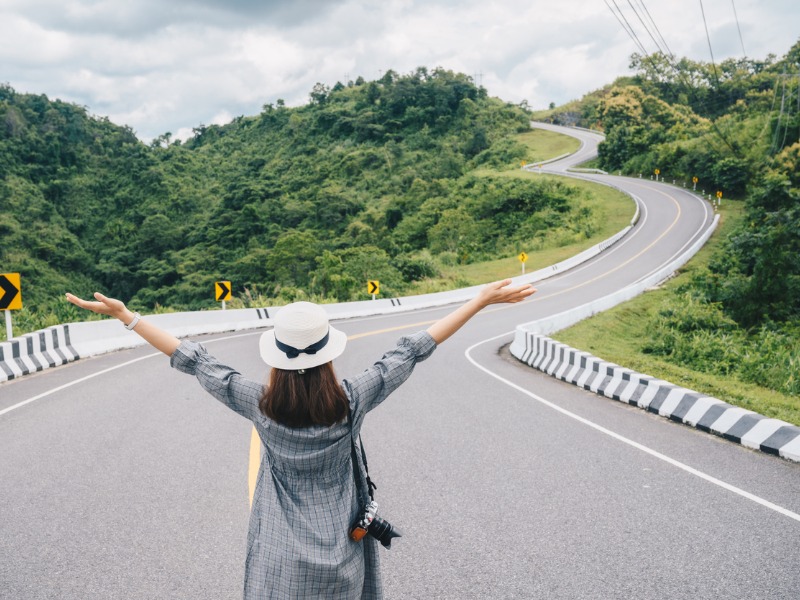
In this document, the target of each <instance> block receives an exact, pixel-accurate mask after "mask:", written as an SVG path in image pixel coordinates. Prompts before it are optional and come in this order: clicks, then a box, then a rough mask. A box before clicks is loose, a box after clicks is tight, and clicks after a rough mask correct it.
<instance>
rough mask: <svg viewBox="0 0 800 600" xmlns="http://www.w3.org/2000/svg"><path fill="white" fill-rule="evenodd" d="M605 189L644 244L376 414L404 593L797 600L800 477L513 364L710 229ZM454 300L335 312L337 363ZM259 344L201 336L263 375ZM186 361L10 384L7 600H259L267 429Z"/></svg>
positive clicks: (46, 375) (549, 296)
mask: <svg viewBox="0 0 800 600" xmlns="http://www.w3.org/2000/svg"><path fill="white" fill-rule="evenodd" d="M568 132H569V135H575V136H576V137H579V138H580V139H581V140H582V141H583V142H584V143H583V145H582V148H581V150H580V151H579V153H578V154H579V155H582V156H580V157H578V158H576V156H577V155H576V156H572V157H569V158H567V159H563V160H561V161H558V162H555V163H551V164H548V165H546V167H545V168H546V169H547V170H549V171H563V170H564V169H565V168H566V167H567V166H568V165H570V164H576V163H577V162H581V161H582V160H585V158H586V157H587V156H588V155H591V153H592V152H593V151H594V148H595V147H596V143H597V141H598V136H596V135H595V134H592V133H589V132H583V131H578V130H568ZM585 177H586V178H588V179H596V180H598V181H603V182H613V185H615V186H616V187H618V188H620V189H622V190H625V191H627V192H629V193H630V194H632V195H634V196H635V197H636V198H637V199H638V202H639V203H640V210H641V217H640V219H639V221H638V223H637V224H636V226H635V227H634V228H633V229H632V230H631V232H630V233H629V234H628V236H626V237H625V238H624V239H623V240H621V241H620V242H618V243H617V244H616V245H615V246H613V247H612V248H610V249H609V250H607V251H606V252H604V253H602V254H601V255H600V256H598V257H597V258H595V259H593V260H592V261H590V262H589V263H586V264H584V265H582V266H580V267H577V268H575V269H572V270H570V271H567V272H564V273H561V274H559V275H556V276H554V277H552V278H550V279H548V280H545V281H543V282H540V283H539V284H537V287H538V289H539V292H538V293H537V294H536V295H535V296H534V297H533V298H532V299H531V300H529V301H527V302H525V303H522V304H519V305H513V306H503V307H496V308H490V309H486V310H484V311H483V312H482V313H481V314H480V315H478V316H477V317H476V318H475V319H474V320H473V321H471V322H470V323H469V324H468V325H467V326H466V327H465V328H464V329H463V330H461V331H460V332H459V333H458V334H456V335H455V336H454V337H453V338H452V339H451V340H449V341H448V342H447V343H445V344H443V345H442V347H441V348H439V349H437V351H436V352H435V353H434V355H433V356H432V357H431V358H430V359H429V360H428V361H426V362H424V363H422V364H420V365H419V366H418V367H417V372H416V373H415V374H414V375H413V376H412V378H411V379H410V380H409V381H408V382H407V383H406V384H405V385H404V386H402V387H401V388H400V389H399V390H398V391H397V392H396V393H395V394H394V395H393V396H392V397H391V398H390V399H389V400H388V401H387V402H386V403H384V404H383V405H382V406H381V407H379V408H378V409H377V410H376V411H374V412H373V413H371V415H370V417H368V418H367V421H366V425H365V428H364V443H365V447H366V449H367V453H368V455H369V461H370V472H371V473H373V474H374V477H375V480H376V481H377V483H378V486H379V488H378V491H377V497H378V501H379V502H380V503H381V514H382V515H383V516H384V517H385V518H387V519H388V520H390V521H391V522H392V523H393V524H395V525H396V526H397V527H399V528H400V529H401V530H402V531H403V533H404V537H403V538H402V539H401V540H397V541H396V542H395V543H394V544H393V545H392V549H391V551H388V552H382V561H383V573H384V586H385V592H386V597H387V598H389V599H407V598H419V599H429V598H448V599H449V598H452V599H471V598H476V599H483V598H570V599H573V598H593V599H595V598H636V599H641V598H687V599H688V598H692V599H697V598H786V599H796V598H798V597H800V569H798V565H800V517H798V515H800V465H797V464H793V463H789V462H787V461H785V460H782V459H779V458H776V457H773V456H769V455H765V454H761V453H757V452H753V451H751V450H748V449H746V448H744V447H742V446H739V445H736V444H731V443H729V442H727V441H725V440H723V439H720V438H717V437H714V436H711V435H708V434H705V433H702V432H700V431H697V430H695V429H691V428H688V427H684V426H681V425H678V424H675V423H672V422H669V421H666V420H664V419H662V418H659V417H657V416H654V415H652V414H649V413H647V412H644V411H641V410H638V409H636V408H633V407H630V406H627V405H624V404H622V403H620V402H615V401H612V400H608V399H604V398H600V397H597V396H594V395H592V394H590V393H588V392H585V391H583V390H580V389H577V388H575V387H573V386H569V385H567V384H564V383H561V382H559V381H556V380H553V379H551V378H549V377H547V376H545V375H543V374H541V373H539V372H537V371H534V370H532V369H530V368H529V367H527V366H525V365H522V364H521V363H519V362H518V361H516V359H514V358H513V357H511V356H510V355H509V354H508V352H507V349H506V347H507V345H508V343H509V342H510V341H511V339H512V337H513V333H512V332H513V330H514V327H515V326H516V325H517V324H519V323H523V322H528V321H531V320H534V319H537V318H540V317H543V316H546V315H548V314H554V313H557V312H561V311H563V310H565V309H568V308H571V307H573V306H578V305H580V304H584V303H586V302H587V301H589V300H591V299H594V298H597V297H601V296H604V295H606V294H608V293H610V292H612V291H615V290H617V289H619V288H620V287H622V286H625V285H627V284H630V283H632V282H634V281H637V280H639V279H640V278H642V277H644V276H646V275H647V274H648V273H651V272H653V271H654V270H656V269H657V268H658V267H659V266H660V265H663V264H664V263H666V262H668V261H669V260H670V259H671V258H673V257H674V256H676V255H677V254H679V253H680V252H681V251H682V250H683V249H685V248H686V247H688V246H689V245H690V244H691V243H692V241H693V240H695V239H696V238H697V237H698V236H699V235H700V234H701V233H702V232H703V231H704V230H705V229H706V228H707V227H709V225H710V223H711V220H712V217H713V213H712V211H711V209H710V206H709V205H708V204H707V203H706V202H703V201H701V200H699V199H698V198H697V197H695V196H693V195H691V194H689V193H687V192H686V191H684V190H682V189H678V188H675V187H672V186H666V185H663V184H659V183H655V182H652V181H649V180H640V179H629V178H621V177H611V176H605V175H597V176H594V175H586V176H585ZM448 310H450V309H449V308H437V309H428V310H420V311H415V312H410V313H402V314H394V315H387V316H380V317H372V318H361V319H351V320H344V321H339V322H338V324H337V327H339V328H341V329H343V330H344V331H345V332H346V333H347V334H348V335H349V336H350V342H349V346H348V352H346V353H345V355H344V356H343V357H342V358H341V359H339V360H337V362H336V368H337V371H338V373H339V374H340V375H341V376H347V375H348V374H355V373H357V372H358V371H360V370H361V369H363V368H364V367H365V366H366V365H367V364H369V363H370V362H371V361H373V360H374V359H376V358H377V357H379V356H380V354H381V353H382V352H383V351H384V350H386V349H388V348H390V347H392V346H393V344H394V342H395V340H396V339H397V337H398V336H399V335H402V334H403V333H406V332H413V331H415V330H417V329H420V328H424V327H426V326H427V324H428V323H430V322H432V321H433V320H435V319H437V318H438V317H440V316H441V315H443V314H445V313H446V312H447V311H448ZM260 333H261V332H260V331H258V332H246V333H239V334H229V335H213V336H205V337H202V338H199V339H202V341H203V342H204V343H205V344H207V346H208V348H209V350H210V351H211V352H212V353H214V354H216V355H217V356H219V357H220V358H222V359H223V360H225V361H228V362H229V363H231V364H234V365H236V366H237V367H238V368H239V369H240V370H241V371H242V372H243V373H244V374H245V375H248V376H250V377H252V378H254V379H259V380H261V379H264V378H265V376H266V373H265V370H264V368H263V365H262V364H261V362H260V359H259V358H258V352H257V343H258V336H259V335H260ZM168 362H169V361H168V360H167V359H166V357H164V356H163V355H157V354H155V353H154V352H153V351H152V350H150V349H146V348H138V349H134V350H129V351H121V352H116V353H112V354H107V355H103V356H99V357H96V358H91V359H82V360H80V361H77V362H75V363H71V364H69V365H67V366H64V367H59V368H55V369H50V370H47V371H44V372H41V373H39V374H36V375H32V376H28V377H23V378H21V379H18V380H14V381H11V382H7V383H3V384H0V413H1V414H0V482H2V483H1V484H0V506H1V507H2V513H0V598H3V599H6V598H7V599H10V600H11V599H13V600H17V599H26V600H27V599H45V598H48V599H49V598H58V599H76V600H78V599H80V600H85V599H89V598H100V599H110V598H125V599H132V598H142V599H145V598H147V599H162V598H164V599H171V598H180V599H183V598H187V599H188V598H191V599H209V600H210V599H214V600H218V599H225V598H239V597H241V582H242V575H243V568H244V559H245V536H246V531H247V519H248V511H249V490H248V477H249V474H250V471H251V463H253V461H254V460H256V459H257V454H258V448H257V446H253V445H252V444H251V430H252V428H251V426H250V424H249V423H248V422H247V421H245V420H244V419H242V418H240V417H238V416H237V415H235V414H234V413H232V412H230V411H228V410H227V409H226V408H224V407H223V406H221V405H220V404H218V403H217V402H215V401H214V400H213V399H212V398H211V397H210V396H207V395H205V394H204V393H203V392H202V391H201V390H200V388H199V386H198V384H197V383H196V382H195V381H194V380H193V379H192V378H190V377H187V376H185V375H182V374H180V373H178V372H176V371H173V370H171V369H170V367H169V364H168ZM56 388H60V389H59V391H58V392H56V393H52V394H49V395H46V396H41V395H42V394H44V393H46V392H48V391H50V390H53V389H56ZM37 396H41V397H40V398H39V399H37V400H36V401H34V402H29V403H26V404H24V405H20V403H23V402H25V401H26V400H29V399H31V398H35V397H37ZM18 405H19V406H18ZM17 406H18V407H17ZM12 407H17V408H14V409H13V410H7V411H6V412H4V413H3V412H2V411H4V410H6V409H9V408H12Z"/></svg>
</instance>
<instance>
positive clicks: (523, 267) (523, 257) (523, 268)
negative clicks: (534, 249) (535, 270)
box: [517, 252, 528, 275]
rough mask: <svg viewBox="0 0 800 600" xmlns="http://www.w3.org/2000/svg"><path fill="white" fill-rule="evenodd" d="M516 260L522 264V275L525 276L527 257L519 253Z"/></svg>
mask: <svg viewBox="0 0 800 600" xmlns="http://www.w3.org/2000/svg"><path fill="white" fill-rule="evenodd" d="M517 258H518V259H519V262H521V263H522V274H523V275H525V263H526V262H528V255H527V254H525V253H524V252H520V253H519V256H517Z"/></svg>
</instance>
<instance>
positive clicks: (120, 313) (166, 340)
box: [67, 292, 181, 356]
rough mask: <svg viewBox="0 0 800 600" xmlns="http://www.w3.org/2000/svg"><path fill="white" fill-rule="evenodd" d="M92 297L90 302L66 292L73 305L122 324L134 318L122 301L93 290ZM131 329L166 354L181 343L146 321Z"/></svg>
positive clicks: (170, 354)
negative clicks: (106, 316)
mask: <svg viewBox="0 0 800 600" xmlns="http://www.w3.org/2000/svg"><path fill="white" fill-rule="evenodd" d="M94 297H95V299H96V301H95V302H92V301H89V300H82V299H81V298H78V297H77V296H74V295H72V294H67V300H69V301H70V302H72V303H73V304H74V305H75V306H79V307H81V308H85V309H86V310H90V311H92V312H95V313H98V314H101V315H108V316H110V317H114V318H115V319H119V320H120V321H122V324H123V325H126V326H127V325H129V324H130V323H131V322H132V321H133V320H134V318H135V315H134V313H132V312H131V311H130V310H128V308H127V307H126V306H125V304H124V303H123V302H122V301H120V300H115V299H114V298H107V297H106V296H104V295H103V294H101V293H100V292H95V295H94ZM133 331H134V332H136V333H138V334H139V336H141V337H142V338H143V339H144V341H146V342H147V343H148V344H150V345H151V346H153V348H155V349H156V350H160V351H161V352H163V353H164V354H166V355H167V356H172V354H173V353H174V352H175V350H176V349H177V348H178V346H180V344H181V342H180V340H179V339H178V338H176V337H175V336H174V335H172V334H171V333H168V332H166V331H164V330H163V329H161V328H160V327H156V326H155V325H153V324H152V323H148V322H147V321H144V320H139V321H138V322H137V323H136V325H135V326H134V327H133Z"/></svg>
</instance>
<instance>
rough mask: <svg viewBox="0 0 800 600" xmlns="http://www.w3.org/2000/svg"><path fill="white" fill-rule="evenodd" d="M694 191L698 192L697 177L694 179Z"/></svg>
mask: <svg viewBox="0 0 800 600" xmlns="http://www.w3.org/2000/svg"><path fill="white" fill-rule="evenodd" d="M692 190H693V191H695V192H696V191H697V177H692Z"/></svg>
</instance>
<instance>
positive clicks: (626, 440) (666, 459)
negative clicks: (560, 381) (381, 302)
mask: <svg viewBox="0 0 800 600" xmlns="http://www.w3.org/2000/svg"><path fill="white" fill-rule="evenodd" d="M513 334H514V332H513V331H512V332H508V333H503V334H501V335H497V336H494V337H491V338H489V339H486V340H483V341H482V342H478V343H477V344H473V345H472V346H470V347H469V348H467V349H466V350H465V351H464V356H466V357H467V360H469V362H471V363H472V364H473V365H475V366H476V367H478V368H479V369H480V370H481V371H483V372H484V373H487V374H488V375H491V376H492V377H494V378H495V379H497V380H498V381H501V382H503V383H505V384H506V385H507V386H509V387H512V388H514V389H515V390H517V391H519V392H522V393H523V394H525V395H526V396H529V397H531V398H533V399H534V400H536V401H537V402H540V403H542V404H544V405H545V406H548V407H550V408H552V409H553V410H556V411H558V412H560V413H561V414H563V415H566V416H567V417H570V418H572V419H575V420H576V421H578V422H580V423H583V424H584V425H587V426H589V427H591V428H592V429H595V430H597V431H599V432H600V433H604V434H606V435H608V436H610V437H612V438H614V439H615V440H618V441H620V442H622V443H624V444H628V445H629V446H632V447H634V448H636V449H637V450H641V451H642V452H645V453H647V454H649V455H651V456H653V457H655V458H657V459H659V460H663V461H664V462H666V463H669V464H671V465H672V466H674V467H678V468H679V469H682V470H684V471H686V472H687V473H690V474H692V475H695V476H696V477H699V478H700V479H704V480H705V481H708V482H709V483H713V484H714V485H716V486H719V487H721V488H723V489H725V490H728V491H729V492H733V493H734V494H738V495H739V496H742V497H743V498H747V499H748V500H751V501H753V502H755V503H756V504H760V505H761V506H764V507H766V508H769V509H770V510H774V511H775V512H777V513H780V514H782V515H784V516H786V517H789V518H790V519H794V520H795V521H798V522H800V514H797V513H795V512H792V511H790V510H788V509H786V508H783V507H782V506H778V505H777V504H773V503H772V502H770V501H769V500H764V499H763V498H760V497H759V496H756V495H755V494H751V493H750V492H746V491H745V490H743V489H741V488H738V487H736V486H734V485H731V484H729V483H725V482H724V481H721V480H719V479H717V478H716V477H712V476H711V475H707V474H706V473H703V472H702V471H698V470H697V469H695V468H693V467H690V466H689V465H686V464H684V463H682V462H680V461H678V460H675V459H674V458H670V457H669V456H666V455H665V454H661V453H660V452H658V451H656V450H653V449H652V448H648V447H647V446H645V445H643V444H640V443H638V442H634V441H633V440H631V439H629V438H626V437H625V436H622V435H620V434H618V433H615V432H613V431H611V430H610V429H606V428H605V427H603V426H602V425H598V424H597V423H595V422H593V421H590V420H588V419H585V418H584V417H581V416H579V415H576V414H575V413H573V412H570V411H568V410H566V409H564V408H561V407H560V406H558V405H557V404H554V403H552V402H550V401H549V400H545V399H544V398H542V397H541V396H537V395H536V394H534V393H533V392H529V391H528V390H526V389H525V388H523V387H521V386H519V385H517V384H516V383H513V382H511V381H509V380H508V379H505V378H503V377H501V376H500V375H497V374H496V373H493V372H492V371H490V370H489V369H487V368H486V367H484V366H483V365H480V364H478V362H477V361H476V360H475V359H474V358H472V356H471V355H470V352H472V350H474V349H475V348H477V347H478V346H482V345H483V344H486V343H488V342H491V341H494V340H498V339H500V338H503V337H507V336H509V335H513Z"/></svg>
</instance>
